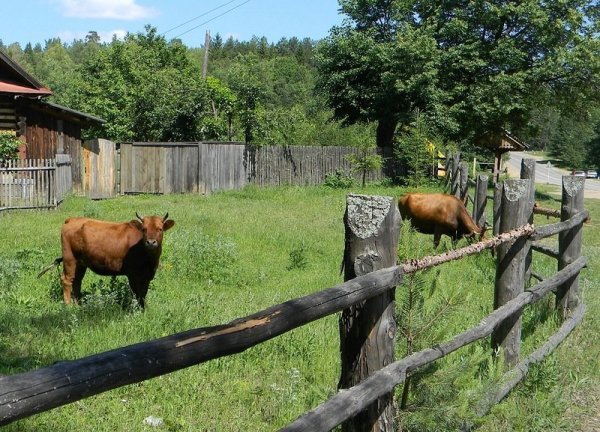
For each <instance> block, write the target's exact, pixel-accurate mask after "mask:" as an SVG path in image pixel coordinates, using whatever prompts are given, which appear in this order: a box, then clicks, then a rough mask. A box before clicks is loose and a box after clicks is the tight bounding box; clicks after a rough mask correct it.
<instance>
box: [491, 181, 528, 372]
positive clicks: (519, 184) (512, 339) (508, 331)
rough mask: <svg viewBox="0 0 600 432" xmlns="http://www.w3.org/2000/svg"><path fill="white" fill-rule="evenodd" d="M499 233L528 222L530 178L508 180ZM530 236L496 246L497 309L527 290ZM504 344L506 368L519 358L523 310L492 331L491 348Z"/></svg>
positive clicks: (495, 306)
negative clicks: (527, 247) (525, 276)
mask: <svg viewBox="0 0 600 432" xmlns="http://www.w3.org/2000/svg"><path fill="white" fill-rule="evenodd" d="M502 189H503V192H502V204H501V207H500V213H501V215H500V227H499V229H500V233H503V232H507V231H510V230H512V229H513V228H517V227H519V226H522V225H525V224H526V223H527V222H528V220H529V210H528V209H529V206H528V205H527V203H528V200H529V181H528V180H507V181H505V182H504V187H503V188H502ZM526 242H527V239H526V238H525V237H520V238H517V239H515V240H513V241H510V242H507V243H503V244H501V245H500V246H498V247H497V248H496V251H497V254H498V255H497V257H496V283H495V292H494V309H498V308H499V307H500V306H502V305H504V304H505V303H507V302H508V301H510V300H512V299H514V298H515V297H517V296H518V295H519V294H521V293H522V292H523V291H524V288H525V279H524V269H525V254H526V249H525V245H526ZM499 347H502V348H503V350H504V360H505V364H506V366H507V367H510V366H514V365H515V364H516V363H517V362H518V361H519V351H520V348H521V312H518V313H515V314H514V315H513V316H511V317H510V318H508V319H506V320H505V321H504V322H503V323H502V324H501V325H500V326H498V327H497V328H496V329H495V330H494V332H493V333H492V348H494V349H497V348H499Z"/></svg>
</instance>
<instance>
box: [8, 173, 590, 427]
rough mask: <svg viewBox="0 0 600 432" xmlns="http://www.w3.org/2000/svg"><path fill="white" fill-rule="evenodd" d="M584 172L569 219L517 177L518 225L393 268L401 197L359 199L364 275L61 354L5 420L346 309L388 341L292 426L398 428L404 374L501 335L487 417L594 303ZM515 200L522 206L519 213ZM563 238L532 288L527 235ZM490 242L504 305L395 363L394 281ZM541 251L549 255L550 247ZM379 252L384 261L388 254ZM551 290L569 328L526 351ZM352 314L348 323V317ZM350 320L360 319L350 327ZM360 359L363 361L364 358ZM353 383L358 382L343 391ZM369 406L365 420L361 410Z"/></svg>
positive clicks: (566, 195) (25, 386) (356, 228)
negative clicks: (536, 306) (244, 311)
mask: <svg viewBox="0 0 600 432" xmlns="http://www.w3.org/2000/svg"><path fill="white" fill-rule="evenodd" d="M584 180H585V179H583V178H579V177H577V178H576V177H570V176H569V177H567V176H566V177H564V178H563V202H562V207H561V208H562V209H563V211H562V213H561V219H562V221H561V222H558V223H555V224H550V225H544V226H541V227H534V226H533V225H532V224H530V223H528V219H529V213H528V212H533V208H532V206H531V205H530V204H529V202H530V201H529V197H530V194H529V192H530V189H529V182H530V181H531V180H530V179H527V180H515V181H513V182H512V183H507V184H505V185H504V187H503V188H502V193H503V196H502V200H501V203H500V205H499V208H500V210H499V215H500V216H499V217H500V224H499V229H500V230H501V231H504V230H509V229H510V231H508V232H501V233H499V234H498V235H497V236H494V237H493V238H491V239H488V240H484V241H482V242H479V243H476V244H473V245H470V246H467V247H465V248H462V249H458V250H451V251H448V252H446V253H444V254H441V255H437V256H432V257H425V258H423V259H421V260H409V261H407V262H405V263H402V264H400V265H393V261H392V262H388V258H386V257H390V259H392V260H393V257H395V253H396V249H395V248H396V239H395V236H397V233H395V231H397V226H396V225H397V224H396V222H395V221H396V217H395V216H394V215H393V213H395V212H397V210H396V209H395V200H394V199H392V198H390V197H369V196H360V195H359V196H357V195H349V196H348V199H347V209H346V217H345V224H346V227H347V229H349V230H351V231H352V233H353V235H347V236H346V239H347V243H346V244H345V248H344V250H345V257H346V258H347V259H346V258H345V260H344V262H345V266H351V267H352V269H348V268H347V267H346V272H347V275H350V274H351V273H352V272H354V273H355V274H354V275H352V276H355V277H353V278H352V279H350V280H347V281H345V282H344V283H341V284H339V285H337V286H335V287H331V288H328V289H325V290H323V291H319V292H315V293H313V294H309V295H307V296H305V297H302V298H298V299H293V300H289V301H287V302H285V303H282V304H279V305H276V306H272V307H270V308H268V309H265V310H263V311H260V312H257V313H255V314H253V315H250V316H247V317H245V318H240V319H236V320H235V321H232V322H230V323H229V324H224V325H219V326H215V327H207V328H198V329H192V330H188V331H186V332H181V333H177V334H174V335H171V336H167V337H164V338H161V339H157V340H154V341H150V342H144V343H139V344H135V345H131V346H128V347H123V348H120V349H115V350H112V351H108V352H105V353H101V354H97V355H93V356H89V357H85V358H82V359H78V360H73V361H65V362H58V363H55V364H53V365H52V366H48V367H45V368H41V369H37V370H33V371H31V372H25V373H21V374H16V375H12V376H5V377H0V425H4V424H8V423H11V422H14V421H15V420H17V419H20V418H23V417H27V416H30V415H33V414H36V413H39V412H42V411H46V410H49V409H52V408H54V407H58V406H61V405H65V404H68V403H72V402H75V401H77V400H80V399H83V398H86V397H89V396H92V395H94V394H98V393H100V392H104V391H106V390H109V389H113V388H117V387H120V386H123V385H126V384H131V383H135V382H140V381H144V380H146V379H149V378H152V377H156V376H159V375H162V374H165V373H168V372H172V371H175V370H179V369H182V368H185V367H188V366H191V365H195V364H199V363H202V362H206V361H209V360H211V359H215V358H218V357H222V356H226V355H231V354H235V353H239V352H242V351H244V350H246V349H248V348H250V347H252V346H255V345H257V344H259V343H261V342H264V341H266V340H269V339H271V338H274V337H276V336H279V335H281V334H283V333H285V332H288V331H290V330H292V329H294V328H297V327H299V326H302V325H304V324H307V323H309V322H312V321H314V320H317V319H320V318H323V317H325V316H328V315H331V314H333V313H337V312H341V311H344V312H343V314H342V319H341V322H340V328H341V329H347V330H348V331H343V332H341V336H342V337H343V338H352V337H355V336H356V335H359V336H360V335H368V334H370V333H371V331H372V329H374V328H376V327H377V328H378V330H377V331H375V332H374V333H376V334H374V335H373V337H374V338H377V340H378V342H377V343H365V345H364V346H362V347H359V348H360V350H361V353H360V355H358V357H357V356H356V352H355V353H354V355H351V356H347V355H345V354H348V353H344V352H343V351H344V350H342V371H344V374H346V375H348V376H349V375H352V376H359V375H360V378H361V380H360V381H356V380H355V379H352V380H345V379H341V380H340V384H341V386H340V391H339V392H338V393H337V394H335V395H334V396H333V397H331V398H330V399H329V400H327V401H325V402H323V403H322V404H321V405H319V406H318V407H316V408H314V409H313V410H311V411H309V412H307V413H305V414H304V415H302V416H301V417H299V418H298V419H297V420H296V421H294V422H293V423H291V424H290V425H288V426H287V427H285V428H284V429H282V430H284V431H311V432H315V431H327V430H331V429H332V428H335V427H336V426H338V425H340V424H343V428H342V429H343V430H357V431H366V430H371V427H370V426H366V425H369V424H370V425H375V424H377V427H378V428H377V430H381V431H388V430H393V423H392V421H391V420H389V419H393V417H394V416H393V413H391V410H392V409H393V407H392V406H391V398H390V397H389V395H390V394H391V393H392V392H393V390H394V387H395V386H397V385H398V384H400V383H402V382H403V381H405V380H406V378H407V376H409V374H410V373H412V372H414V371H415V370H416V369H417V368H419V367H421V366H425V365H427V364H429V363H431V362H433V361H435V360H437V359H440V358H442V357H444V356H446V355H448V354H450V353H452V352H454V351H456V350H458V349H460V348H462V347H464V346H466V345H468V344H470V343H473V342H475V341H477V340H480V339H482V338H485V337H490V336H491V339H492V344H493V345H494V346H503V347H507V348H506V351H507V353H508V354H509V355H510V358H509V361H508V362H506V364H507V365H508V366H509V367H513V368H512V369H509V370H507V371H506V374H505V376H504V378H503V379H502V380H501V383H500V385H499V387H498V388H497V389H494V391H493V392H492V393H490V394H489V395H487V396H486V397H485V398H484V399H483V400H482V401H481V403H480V405H479V406H478V407H475V410H476V412H477V413H478V414H479V415H484V414H485V413H486V412H487V411H488V410H489V409H490V407H491V406H492V405H493V404H494V403H497V402H498V401H500V400H501V399H502V398H503V397H505V396H506V394H508V392H510V390H511V389H512V388H513V387H514V386H515V385H516V384H517V383H518V382H520V380H521V379H523V377H524V376H525V375H526V374H527V371H528V368H529V367H530V365H532V364H534V363H536V362H539V361H541V360H542V359H543V358H544V357H545V356H547V355H548V354H549V353H550V352H551V351H552V350H553V349H554V348H556V347H557V346H558V345H559V344H560V342H561V341H563V340H564V339H565V338H566V337H567V336H568V334H569V333H570V331H572V330H573V328H575V326H576V325H577V324H578V323H579V322H580V321H581V319H582V317H583V313H584V310H585V307H584V305H583V303H582V302H581V299H580V295H579V290H578V286H577V284H578V278H577V276H578V274H579V272H580V271H581V269H582V268H583V267H584V266H585V265H586V258H585V257H581V256H580V253H581V243H582V239H581V232H582V229H581V228H582V224H583V222H584V220H586V218H587V217H588V212H587V211H585V210H584V209H583V199H582V198H583V184H584ZM520 198H523V199H522V200H520ZM361 202H363V203H366V207H365V208H367V209H368V211H360V209H359V210H357V209H356V207H357V206H358V207H360V205H361V204H360V203H361ZM515 203H518V204H515ZM353 206H354V207H353ZM515 206H517V207H518V208H516V209H515ZM511 209H512V211H511ZM384 221H385V223H384ZM515 221H521V222H524V225H521V226H517V227H516V228H514V229H511V228H513V227H514V226H515V225H517V224H516V223H515ZM390 230H391V233H390ZM386 233H387V234H386ZM556 234H559V235H560V236H561V241H560V242H559V250H558V253H555V254H552V255H550V256H555V257H556V258H558V259H557V261H558V272H557V273H556V274H555V275H553V276H552V277H549V278H547V279H545V280H542V281H541V282H540V283H538V284H537V285H534V286H533V287H531V288H529V289H528V290H527V291H523V290H522V287H523V280H522V279H523V278H524V276H525V272H524V265H523V264H522V261H524V259H523V258H520V261H521V262H519V263H516V264H517V265H515V262H514V261H515V260H514V259H510V258H508V257H514V256H521V257H523V256H525V255H526V254H527V249H526V247H527V245H528V244H529V242H528V241H526V240H531V241H537V240H539V239H541V238H545V237H548V236H551V235H556ZM380 235H384V236H387V237H389V239H388V241H386V242H381V239H380V238H379V236H380ZM374 242H377V243H378V244H377V248H373V246H374ZM382 248H383V249H386V250H383V249H382ZM380 249H381V250H380ZM388 249H389V250H388ZM486 249H498V251H499V252H498V254H497V263H498V264H497V268H496V270H497V276H496V281H497V282H496V291H497V292H496V296H495V298H496V304H495V307H496V309H495V310H494V311H493V312H492V313H491V314H489V315H488V316H486V317H483V319H482V320H481V321H480V324H479V325H477V326H475V327H473V328H471V329H468V330H466V331H464V332H463V333H460V334H459V335H456V336H455V337H454V338H452V339H451V340H449V341H446V342H444V343H441V344H437V345H436V346H435V347H432V348H428V349H425V350H423V351H420V352H417V353H413V354H411V355H410V356H408V357H406V358H403V359H400V360H394V359H393V355H391V354H389V352H391V353H393V352H394V350H393V349H392V350H391V351H388V348H387V347H386V348H382V346H381V345H380V342H379V340H380V338H383V339H389V341H391V342H392V343H393V339H394V338H393V337H392V336H393V334H394V329H395V324H394V322H393V317H391V320H390V317H387V314H388V313H389V304H390V301H391V302H393V298H394V294H393V292H394V290H395V288H396V287H398V289H402V285H401V283H402V279H403V275H404V274H406V273H411V272H415V271H419V270H423V269H425V268H430V267H432V266H434V265H440V264H443V263H445V262H448V261H451V260H456V259H461V258H463V257H465V256H468V255H473V254H477V253H480V252H482V251H484V250H486ZM534 250H538V251H540V252H542V253H544V250H540V249H535V248H534ZM382 256H383V258H381V257H382ZM381 259H383V261H381V262H379V261H380V260H381ZM381 267H385V268H381ZM373 270H374V271H373ZM508 281H513V282H514V283H508ZM551 292H554V293H555V294H556V299H557V301H556V307H557V308H558V309H559V310H560V311H561V317H562V318H563V324H562V326H561V327H560V328H559V330H558V331H557V332H556V333H555V334H554V335H552V336H551V337H550V338H549V339H548V340H547V341H546V342H545V343H543V344H542V346H541V347H539V348H538V349H537V350H535V351H534V352H533V353H532V354H531V355H530V356H529V357H527V358H525V359H521V358H520V352H519V346H520V344H519V342H518V341H516V340H515V338H517V337H518V338H520V330H519V328H518V326H519V325H520V322H519V320H518V316H519V315H520V314H521V312H522V310H523V308H524V307H526V306H527V305H530V304H532V303H535V302H537V301H539V300H541V299H542V298H544V296H545V295H547V294H549V293H551ZM369 304H372V306H369ZM357 307H359V308H360V315H361V318H360V320H357V321H354V318H355V317H356V316H357V315H356V313H354V312H356V311H357V309H356V308H357ZM344 316H345V317H347V318H348V319H349V321H348V319H347V320H344V319H343V317H344ZM515 317H517V318H515ZM347 324H351V325H350V326H346V325H347ZM363 324H364V325H363ZM507 329H508V330H507ZM515 329H517V330H519V331H515ZM350 340H351V339H348V340H346V341H345V340H344V339H342V341H341V344H342V347H343V346H349V345H347V344H348V343H350ZM384 345H385V344H384ZM355 348H356V347H355ZM354 351H356V350H354ZM385 353H388V354H385ZM357 359H361V360H360V361H356V360H357ZM365 359H368V362H369V363H368V368H366V369H364V370H363V371H362V372H361V371H359V369H361V368H362V367H364V366H365V365H366V364H367V363H366V361H365ZM358 372H360V373H358ZM343 376H344V375H343ZM346 386H347V387H348V388H343V387H346ZM370 407H374V408H373V409H371V408H370ZM365 410H367V411H366V412H367V414H366V417H365V415H359V414H360V413H362V412H364V411H365ZM365 418H366V421H365Z"/></svg>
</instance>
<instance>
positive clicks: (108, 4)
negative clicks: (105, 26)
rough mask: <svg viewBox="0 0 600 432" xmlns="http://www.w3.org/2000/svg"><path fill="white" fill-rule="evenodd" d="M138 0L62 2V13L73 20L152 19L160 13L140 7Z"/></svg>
mask: <svg viewBox="0 0 600 432" xmlns="http://www.w3.org/2000/svg"><path fill="white" fill-rule="evenodd" d="M136 1H137V0H60V5H61V7H62V12H63V14H64V15H65V16H68V17H73V18H112V19H122V20H136V19H144V18H152V17H155V16H156V15H157V14H158V11H157V10H156V9H154V8H151V7H144V6H140V5H138V4H137V3H136Z"/></svg>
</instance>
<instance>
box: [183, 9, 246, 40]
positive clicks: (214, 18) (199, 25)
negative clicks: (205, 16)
mask: <svg viewBox="0 0 600 432" xmlns="http://www.w3.org/2000/svg"><path fill="white" fill-rule="evenodd" d="M249 2H250V0H246V1H245V2H243V3H240V4H239V5H237V6H235V7H232V8H231V9H228V10H226V11H225V12H223V13H222V14H220V15H217V16H215V17H213V18H211V19H209V20H207V21H204V22H203V23H201V24H198V25H197V26H195V27H192V28H191V29H189V30H186V31H184V32H183V33H180V34H178V35H177V36H175V38H174V39H177V38H178V37H180V36H183V35H184V34H186V33H189V32H191V31H192V30H196V29H197V28H198V27H202V26H203V25H205V24H208V23H209V22H211V21H214V20H216V19H217V18H220V17H222V16H223V15H226V14H228V13H229V12H231V11H233V10H235V9H237V8H239V7H241V6H243V5H245V4H246V3H249Z"/></svg>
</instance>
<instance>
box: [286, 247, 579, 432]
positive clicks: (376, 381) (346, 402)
mask: <svg viewBox="0 0 600 432" xmlns="http://www.w3.org/2000/svg"><path fill="white" fill-rule="evenodd" d="M586 263H587V260H586V258H585V257H581V258H579V259H578V260H577V261H575V262H574V263H572V264H570V265H569V266H567V267H565V268H564V269H563V270H561V271H560V272H558V273H556V274H555V275H554V276H553V277H552V278H549V279H547V280H545V281H543V282H540V283H539V284H537V285H535V286H534V287H533V288H531V289H530V290H527V291H526V292H524V293H522V294H521V295H519V296H518V297H516V298H515V299H513V300H511V301H510V302H508V303H506V304H505V305H503V306H501V307H500V308H498V309H496V310H495V311H494V312H492V313H491V314H489V315H488V316H487V317H486V318H484V319H483V320H482V322H481V324H480V325H478V326H476V327H473V328H471V329H469V330H467V331H465V332H463V333H461V334H459V335H457V336H456V337H454V338H453V339H452V340H450V341H448V342H444V343H441V344H438V345H436V346H435V347H433V348H428V349H425V350H422V351H419V352H417V353H414V354H411V355H409V356H407V357H405V358H403V359H402V360H399V361H396V362H394V363H392V364H390V365H389V366H386V367H385V368H383V369H381V370H379V371H377V372H375V373H373V374H372V375H371V376H370V377H369V378H367V379H366V380H364V381H362V382H361V383H360V384H358V385H356V386H355V387H352V388H351V389H348V390H342V391H340V392H339V393H337V394H336V395H335V396H333V397H332V398H330V399H329V400H328V401H326V402H325V403H323V404H321V405H320V406H318V407H317V408H315V409H314V410H312V411H309V412H308V413H306V414H304V415H303V416H301V417H300V418H298V420H296V421H295V422H293V423H292V424H290V425H289V426H287V427H285V428H283V429H281V431H282V432H300V431H303V432H308V431H313V432H318V431H329V430H331V429H333V428H334V427H336V426H338V425H339V424H341V423H342V422H344V421H345V420H346V419H348V418H349V417H352V415H353V414H356V413H358V412H360V411H361V410H363V409H364V408H366V407H367V406H369V405H370V404H371V403H373V401H375V400H377V399H378V398H379V397H381V396H382V395H384V394H387V393H389V392H391V391H392V390H393V389H394V387H395V386H397V385H398V384H400V383H401V382H403V381H404V380H405V379H406V374H407V372H410V371H412V370H414V369H416V368H418V367H421V366H425V365H426V364H429V363H431V362H433V361H435V360H438V359H440V358H442V357H445V356H447V355H448V354H450V353H452V352H454V351H456V350H457V349H459V348H462V347H464V346H466V345H468V344H471V343H473V342H475V341H478V340H480V339H483V338H484V337H487V336H489V335H491V334H492V331H493V330H494V329H495V328H496V327H497V326H499V325H500V324H501V323H502V322H503V321H504V320H505V319H506V318H508V317H510V316H511V315H513V314H514V313H515V312H517V311H520V310H521V309H523V307H525V306H527V305H528V304H531V303H534V302H536V301H537V300H539V299H540V298H542V297H543V296H544V295H546V294H548V293H549V292H550V291H552V290H555V289H556V288H557V287H558V286H559V285H560V284H562V283H563V282H565V281H566V280H568V279H569V278H571V277H573V275H575V274H577V273H578V272H579V271H580V270H581V269H582V268H583V267H584V266H585V265H586Z"/></svg>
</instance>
